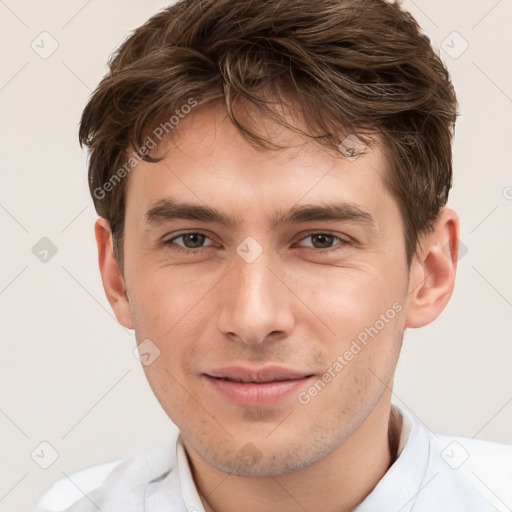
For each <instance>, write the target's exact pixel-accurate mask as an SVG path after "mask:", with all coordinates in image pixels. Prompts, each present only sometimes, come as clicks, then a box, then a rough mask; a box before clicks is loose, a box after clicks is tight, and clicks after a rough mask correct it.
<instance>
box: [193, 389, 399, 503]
mask: <svg viewBox="0 0 512 512" xmlns="http://www.w3.org/2000/svg"><path fill="white" fill-rule="evenodd" d="M382 398H384V397H382ZM401 420H402V418H401V415H400V414H399V413H398V412H397V411H395V410H392V409H391V407H390V403H389V401H382V400H381V401H380V402H379V403H378V404H377V406H376V407H375V408H374V410H373V411H372V412H371V413H370V415H369V416H368V417H367V418H366V419H365V420H364V422H363V423H362V424H361V425H360V426H359V428H358V429H357V430H356V431H355V432H354V433H353V434H352V435H351V436H350V437H349V438H347V439H346V440H345V441H344V442H343V443H342V444H341V445H340V446H339V447H338V448H337V449H335V450H334V451H333V452H331V453H330V454H329V455H328V456H326V457H324V458H323V459H322V460H320V461H318V462H316V463H314V464H311V465H310V466H308V467H306V468H304V469H302V470H300V471H296V472H294V473H289V474H285V475H280V476H277V477H271V476H270V477H240V476H235V475H230V474H226V473H224V472H222V471H220V470H218V469H217V468H214V467H212V466H210V465H209V464H207V463H206V462H205V461H204V460H203V459H202V458H201V457H199V456H198V455H197V454H196V453H195V452H193V451H191V450H187V452H188V454H189V461H190V462H191V464H190V465H191V469H192V473H193V475H194V481H195V483H196V487H197V488H198V491H199V494H200V496H201V498H202V501H203V505H204V507H205V511H206V512H239V510H240V508H241V507H242V505H243V510H245V511H247V512H267V511H268V510H275V509H276V508H278V509H279V510H280V511H281V512H296V511H299V510H318V506H319V500H321V508H322V511H324V512H349V511H351V510H353V509H354V508H355V507H356V506H357V505H358V504H359V503H361V502H362V501H363V500H364V498H366V496H368V494H369V493H370V492H371V491H372V490H373V488H374V487H375V486H376V485H377V483H378V482H379V480H380V479H381V478H382V477H383V476H384V474H385V473H386V471H387V470H388V469H389V467H390V465H391V464H392V463H393V462H394V460H395V456H396V450H397V448H398V442H399V438H400V431H401Z"/></svg>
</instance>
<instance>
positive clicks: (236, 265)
mask: <svg viewBox="0 0 512 512" xmlns="http://www.w3.org/2000/svg"><path fill="white" fill-rule="evenodd" d="M234 259H235V261H234V262H233V268H232V269H231V272H229V273H228V274H227V276H226V278H225V279H223V281H222V288H221V290H219V293H222V297H223V300H222V301H221V304H222V306H221V311H220V315H219V320H218V327H219V329H220V331H221V332H222V333H223V334H224V335H225V336H227V337H228V338H230V339H231V340H234V341H239V342H242V343H246V344H260V343H263V342H265V341H270V340H271V339H272V340H276V339H278V338H282V337H286V336H288V335H290V333H291V332H292V330H293V327H294V316H293V311H292V306H293V304H292V297H291V295H290V291H289V290H288V289H287V287H286V286H284V284H283V283H282V282H281V280H280V277H278V276H279V274H280V272H278V271H277V269H276V268H275V265H272V262H271V261H270V259H269V258H267V257H266V254H265V251H264V252H263V254H261V255H260V256H259V257H258V259H257V260H256V261H253V262H252V263H247V262H246V261H244V260H243V259H242V258H240V257H239V256H238V255H236V254H235V255H234ZM272 267H274V268H272Z"/></svg>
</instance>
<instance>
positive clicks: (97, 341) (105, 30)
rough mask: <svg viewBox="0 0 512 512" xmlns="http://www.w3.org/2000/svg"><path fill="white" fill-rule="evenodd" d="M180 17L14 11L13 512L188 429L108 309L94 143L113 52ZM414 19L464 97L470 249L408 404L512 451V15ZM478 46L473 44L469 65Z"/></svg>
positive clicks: (2, 424) (147, 8)
mask: <svg viewBox="0 0 512 512" xmlns="http://www.w3.org/2000/svg"><path fill="white" fill-rule="evenodd" d="M166 4H167V2H164V1H160V0H145V1H144V2H142V1H135V0H129V1H128V0H109V1H102V2H100V1H99V0H89V1H84V0H70V1H67V2H62V1H55V0H53V1H46V2H40V1H39V2H37V1H23V0H18V1H15V0H5V1H2V0H0V20H1V26H0V34H1V43H0V44H1V48H2V64H1V70H0V106H1V112H2V117H1V119H2V122H1V133H0V141H1V144H2V146H1V147H2V150H1V173H2V177H1V188H0V222H1V235H2V241H1V244H0V246H1V251H2V252H1V260H0V261H1V264H0V311H1V315H2V321H1V327H2V334H1V336H2V345H1V347H2V351H1V363H0V364H1V368H0V370H1V374H0V375H1V377H0V378H1V388H0V393H1V395H0V431H1V432H2V436H1V440H0V460H1V468H0V510H2V511H9V512H12V511H18V510H27V509H29V508H30V507H31V506H32V505H33V504H34V502H35V500H36V498H37V497H38V496H39V495H40V494H41V493H42V492H43V490H44V489H46V488H47V487H48V486H49V485H50V484H51V483H52V482H53V481H55V480H57V479H59V478H62V477H63V476H64V474H69V473H71V472H73V471H74V470H77V469H79V468H82V467H85V466H87V465H91V464H94V463H97V462H100V461H106V460H109V459H113V458H118V457H121V456H123V455H127V454H131V453H134V452H135V451H137V450H138V449H140V448H142V447H144V446H146V445H148V444H150V443H152V442H154V441H159V440H162V439H165V438H166V437H167V436H168V434H169V430H170V429H171V428H175V427H174V426H173V425H172V424H171V422H170V420H169V419H168V418H167V417H166V415H165V413H164V412H163V411H162V410H161V409H160V406H159V404H158V403H157V401H156V399H155V398H154V396H153V394H152V392H151V390H150V388H149V386H148V384H147V382H146V380H145V377H144V374H143V372H142V369H141V368H140V363H139V362H138V361H137V360H136V358H135V357H134V355H133V353H132V351H133V349H134V347H135V341H134V336H133V333H132V332H130V331H127V330H125V329H124V328H122V327H121V326H120V325H119V324H118V323H117V321H116V320H115V318H114V316H113V314H112V312H111V310H110V307H109V305H108V303H107V300H106V299H105V297H104V293H103V288H102V285H101V281H100V276H99V272H98V269H97V262H96V247H95V242H94V237H93V223H94V220H95V218H96V215H95V212H94V209H93V207H92V202H91V200H90V198H89V195H88V190H87V177H86V158H85V154H82V152H81V150H80V148H79V147H78V144H77V124H78V120H79V116H80V113H81V110H82V108H83V106H84V105H85V102H86V99H87V97H88V96H89V94H90V92H91V91H92V90H93V89H94V87H95V86H96V84H97V83H98V81H99V80H100V79H101V77H102V76H103V74H104V73H105V71H106V66H105V63H106V60H107V57H108V55H109V53H110V52H111V51H112V50H113V49H114V48H116V47H117V46H118V45H119V44H120V43H121V41H122V40H123V39H124V38H125V37H126V36H127V35H128V34H129V32H130V31H131V30H132V29H134V28H135V27H137V26H138V25H140V24H141V23H143V22H144V21H145V20H146V19H147V18H148V17H149V16H150V15H151V14H153V13H155V12H156V11H157V10H158V9H159V8H161V7H163V6H165V5H166ZM404 5H405V7H406V8H408V9H409V10H410V11H411V12H412V13H413V15H414V16H415V17H416V18H417V19H418V21H419V22H420V24H421V25H422V27H423V29H424V31H425V32H426V33H427V34H428V35H429V36H430V38H431V39H432V41H433V44H434V45H435V46H436V47H438V48H439V51H440V53H441V55H442V58H443V60H444V61H445V62H446V63H447V65H448V68H449V70H450V72H451V74H452V76H453V80H454V84H455V88H456V91H457V93H458V97H459V101H460V111H461V114H462V115H461V117H460V119H459V121H458V125H457V131H456V142H455V148H454V166H455V179H454V190H453V191H452V193H451V199H450V201H449V206H451V207H452V208H454V209H456V210H457V211H458V212H459V214H460V217H461V222H462V234H461V239H462V243H463V244H464V246H465V247H467V253H466V254H465V255H463V257H462V258H461V260H460V264H459V269H458V278H457V285H456V287H455V292H454V295H453V298H452V300H451V302H450V304H449V306H448V307H447V309H446V311H445V312H444V313H443V314H442V315H441V317H440V318H439V319H438V320H437V321H436V322H434V323H433V324H432V325H430V326H428V327H426V328H423V329H420V330H413V331H409V332H408V333H407V335H406V339H405V342H404V349H403V352H402V355H401V359H400V363H399V367H398V372H397V378H396V386H395V396H394V400H395V401H396V402H397V403H398V404H400V405H402V406H403V407H405V408H407V409H408V410H410V411H411V412H412V413H413V414H414V415H415V416H416V417H417V418H418V419H419V420H420V421H422V422H424V423H425V424H426V425H427V426H428V427H429V428H430V429H432V430H433V431H434V432H437V433H452V434H460V435H465V436H469V437H473V436H476V437H477V438H481V439H491V440H497V441H505V442H512V429H511V425H512V382H511V377H510V374H511V372H510V366H511V361H512V343H511V340H510V327H511V322H510V320H511V312H512V309H511V308H512V286H511V284H512V270H511V264H510V262H511V260H512V237H511V230H510V226H511V213H512V176H511V174H510V169H511V168H512V166H511V164H512V150H511V146H512V144H511V143H512V138H511V135H512V116H511V114H512V72H511V66H510V49H511V48H512V35H511V32H510V26H512V25H511V21H512V2H511V1H510V0H501V1H496V0H481V1H475V0H473V1H467V0H458V1H451V2H439V1H434V0H415V1H414V2H412V1H406V2H404ZM43 31H47V32H49V33H50V34H51V37H52V38H54V39H55V40H56V41H57V42H58V45H59V46H58V48H57V50H56V51H55V52H54V53H53V54H52V55H51V56H49V57H48V58H46V59H43V58H41V57H40V56H39V54H38V53H36V51H34V50H33V49H32V47H31V43H32V41H34V40H35V43H34V45H36V44H38V45H39V48H40V50H39V51H43V48H42V47H43V45H44V49H46V50H48V49H49V48H51V46H50V45H51V41H50V39H49V38H48V36H39V34H41V32H43ZM454 31H456V32H457V33H458V34H459V35H457V34H453V32H454ZM42 37H46V39H45V40H44V41H43V42H41V38H42ZM461 38H463V39H461ZM464 40H465V41H467V44H468V45H469V47H468V48H467V50H466V51H465V52H464V53H462V54H461V55H460V56H458V57H457V58H454V57H455V56H457V54H458V53H460V52H461V50H462V49H463V48H464V44H465V43H464ZM443 41H444V42H443ZM450 54H451V56H450ZM42 237H48V238H49V239H50V240H51V241H52V242H53V244H55V246H56V247H57V249H58V252H57V253H56V254H55V255H54V256H53V257H51V258H48V261H47V262H45V263H44V262H41V261H40V260H39V259H38V258H37V257H36V256H35V255H34V254H33V252H32V247H33V246H34V245H35V244H36V243H37V242H38V241H39V240H40V239H41V238H42ZM43 441H46V442H49V443H50V444H51V445H52V446H53V447H54V448H55V449H56V450H57V452H58V455H59V456H58V459H57V460H56V461H55V462H54V463H53V464H52V465H51V466H50V467H49V468H48V469H46V470H44V469H42V468H41V467H39V465H38V464H36V462H35V461H34V460H33V459H32V458H31V453H32V452H33V451H34V450H35V449H36V453H41V447H40V443H41V442H43ZM38 447H39V448H38ZM38 450H39V451H38ZM43 451H44V450H43ZM48 453H49V452H48V450H46V452H45V457H47V456H48ZM43 458H44V457H40V460H42V459H43ZM43 462H44V461H43ZM508 505H509V506H511V505H512V504H508Z"/></svg>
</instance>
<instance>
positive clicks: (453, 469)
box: [432, 435, 512, 511]
mask: <svg viewBox="0 0 512 512" xmlns="http://www.w3.org/2000/svg"><path fill="white" fill-rule="evenodd" d="M432 441H433V442H434V443H435V444H437V446H438V450H439V452H438V453H439V456H440V459H441V460H442V465H443V466H444V468H445V469H446V471H447V472H448V474H452V475H454V476H455V475H456V474H459V475H460V476H462V475H463V476H464V477H465V479H467V480H468V482H469V484H470V485H471V486H472V487H473V488H474V489H475V490H476V491H478V492H479V493H480V494H481V495H482V496H483V497H484V498H485V499H486V500H487V501H488V502H489V503H490V504H492V505H493V507H495V509H496V510H498V511H501V510H510V506H511V504H512V445H511V444H506V443H500V442H495V441H486V440H481V439H472V438H468V437H461V436H448V435H440V436H438V437H437V438H435V437H433V436H432Z"/></svg>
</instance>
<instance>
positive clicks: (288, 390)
mask: <svg viewBox="0 0 512 512" xmlns="http://www.w3.org/2000/svg"><path fill="white" fill-rule="evenodd" d="M206 378H207V380H208V381H209V382H210V383H211V384H212V386H213V387H214V388H215V389H216V390H217V391H218V392H219V393H220V394H222V395H224V396H225V397H227V398H229V399H230V400H231V401H232V402H233V403H235V404H237V405H242V406H245V407H263V406H269V405H274V404H276V403H278V402H281V401H282V400H285V399H286V398H289V397H290V396H291V395H294V394H296V393H298V391H299V390H300V388H302V387H304V386H305V384H306V383H309V381H310V380H311V379H312V377H304V378H302V379H292V380H283V381H274V382H264V383H260V384H256V383H253V382H234V381H230V380H224V379H216V378H215V377H210V376H209V375H207V376H206Z"/></svg>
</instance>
